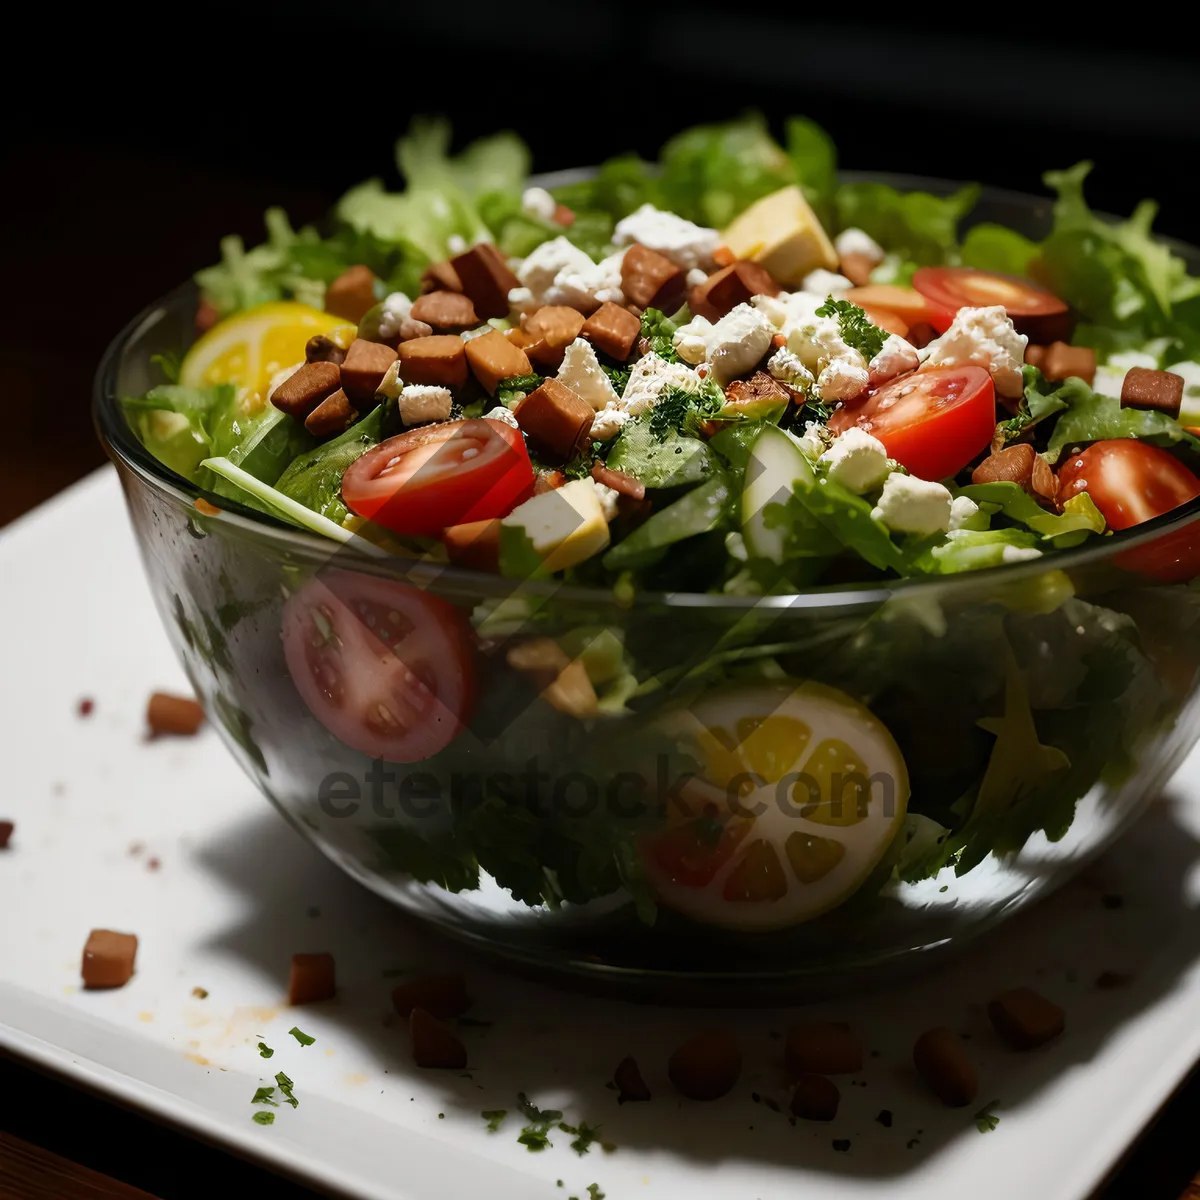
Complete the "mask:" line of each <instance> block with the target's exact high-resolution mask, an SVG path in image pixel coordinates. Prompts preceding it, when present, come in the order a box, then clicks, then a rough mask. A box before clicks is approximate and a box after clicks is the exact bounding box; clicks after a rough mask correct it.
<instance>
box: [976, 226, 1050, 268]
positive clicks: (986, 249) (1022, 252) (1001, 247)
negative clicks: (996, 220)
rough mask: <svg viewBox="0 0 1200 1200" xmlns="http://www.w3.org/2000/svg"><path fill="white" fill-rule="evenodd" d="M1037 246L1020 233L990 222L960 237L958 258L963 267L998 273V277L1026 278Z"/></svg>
mask: <svg viewBox="0 0 1200 1200" xmlns="http://www.w3.org/2000/svg"><path fill="white" fill-rule="evenodd" d="M1037 252H1038V246H1037V243H1036V242H1032V241H1030V240H1029V238H1027V237H1025V235H1024V234H1021V233H1018V232H1017V231H1016V230H1015V229H1009V228H1008V226H1006V225H995V224H993V223H991V222H990V221H983V222H980V224H978V225H972V226H971V228H970V229H968V230H967V235H966V237H964V238H963V243H962V249H961V250H960V252H959V257H960V258H961V260H962V264H963V266H965V267H975V268H976V269H978V270H980V271H998V272H1000V274H1001V275H1027V274H1028V273H1029V264H1030V263H1031V262H1032V261H1033V259H1034V257H1035V256H1036V255H1037Z"/></svg>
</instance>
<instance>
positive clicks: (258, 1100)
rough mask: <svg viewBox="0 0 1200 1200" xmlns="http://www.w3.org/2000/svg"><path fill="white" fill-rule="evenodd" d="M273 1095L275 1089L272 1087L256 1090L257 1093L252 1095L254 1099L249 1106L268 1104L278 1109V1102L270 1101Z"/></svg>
mask: <svg viewBox="0 0 1200 1200" xmlns="http://www.w3.org/2000/svg"><path fill="white" fill-rule="evenodd" d="M274 1094H275V1089H274V1088H273V1087H260V1088H259V1089H258V1091H257V1092H255V1093H254V1098H253V1099H252V1100H251V1101H250V1103H251V1104H270V1105H273V1106H274V1107H275V1108H278V1107H279V1102H278V1101H276V1100H272V1099H271V1097H272V1096H273V1095H274Z"/></svg>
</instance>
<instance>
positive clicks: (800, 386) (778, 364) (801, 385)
mask: <svg viewBox="0 0 1200 1200" xmlns="http://www.w3.org/2000/svg"><path fill="white" fill-rule="evenodd" d="M767 373H768V374H769V375H771V376H773V377H774V378H775V379H778V380H779V382H780V383H786V384H787V385H788V387H793V388H796V390H797V391H803V392H806V391H808V389H809V388H810V387H812V385H813V376H812V372H811V371H810V370H809V369H808V368H807V367H806V366H805V365H804V364H803V363H802V362H801V361H800V359H799V358H798V357H797V356H796V355H795V354H793V353H792V352H791V351H790V350H789V349H788V348H787V347H786V346H780V347H779V349H778V350H776V351H775V353H774V354H772V355H771V357H770V358H769V359H767Z"/></svg>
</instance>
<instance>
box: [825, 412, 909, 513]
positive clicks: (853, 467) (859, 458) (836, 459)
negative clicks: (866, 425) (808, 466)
mask: <svg viewBox="0 0 1200 1200" xmlns="http://www.w3.org/2000/svg"><path fill="white" fill-rule="evenodd" d="M819 461H820V463H821V465H822V466H824V468H825V470H826V473H827V474H828V476H829V478H830V479H832V480H833V481H834V482H835V483H840V484H841V485H842V487H844V488H848V489H849V490H850V491H852V492H853V493H854V494H855V495H856V496H861V495H863V493H864V492H873V491H874V490H875V489H876V488H877V487H880V486H881V485H882V484H883V481H884V480H885V479H886V478H887V477H888V474H889V473H890V472H891V469H892V468H891V464H890V463H889V462H888V453H887V450H885V449H884V446H883V443H882V442H881V441H880V440H879V439H878V438H874V437H872V436H871V435H870V434H869V433H867V432H866V431H865V430H862V429H859V428H857V427H855V426H851V428H849V429H847V430H846V432H845V433H842V434H839V435H838V437H836V438H834V441H833V445H832V446H830V447H829V449H828V450H826V451H825V452H824V453H823V454H822V455H821V457H820V460H819Z"/></svg>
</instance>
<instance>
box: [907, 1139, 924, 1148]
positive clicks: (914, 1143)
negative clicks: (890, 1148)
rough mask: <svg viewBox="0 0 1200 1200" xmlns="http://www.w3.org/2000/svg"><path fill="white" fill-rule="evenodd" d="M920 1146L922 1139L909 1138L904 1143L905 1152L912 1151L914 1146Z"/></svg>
mask: <svg viewBox="0 0 1200 1200" xmlns="http://www.w3.org/2000/svg"><path fill="white" fill-rule="evenodd" d="M920 1144H921V1139H920V1138H909V1139H908V1141H907V1142H905V1143H904V1148H905V1150H911V1149H912V1148H913V1147H914V1146H919V1145H920Z"/></svg>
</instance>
